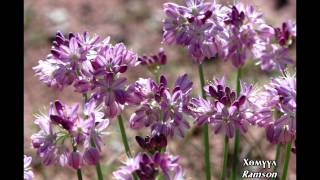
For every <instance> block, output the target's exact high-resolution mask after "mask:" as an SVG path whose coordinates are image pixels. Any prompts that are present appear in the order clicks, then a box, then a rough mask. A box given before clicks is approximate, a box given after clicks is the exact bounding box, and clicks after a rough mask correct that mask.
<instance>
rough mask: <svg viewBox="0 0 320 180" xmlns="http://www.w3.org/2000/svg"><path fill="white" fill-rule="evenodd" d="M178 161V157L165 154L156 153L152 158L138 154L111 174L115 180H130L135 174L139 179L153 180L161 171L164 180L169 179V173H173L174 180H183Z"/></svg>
mask: <svg viewBox="0 0 320 180" xmlns="http://www.w3.org/2000/svg"><path fill="white" fill-rule="evenodd" d="M178 160H179V157H178V156H172V155H170V154H169V153H167V152H165V153H159V152H156V153H155V154H154V155H152V156H149V155H147V154H145V153H139V154H137V155H136V156H135V157H134V158H133V159H129V160H128V161H127V162H125V166H122V167H120V168H119V170H117V171H115V172H113V176H114V177H115V178H116V179H117V180H132V179H133V177H132V174H133V173H136V174H137V175H138V177H139V178H140V179H143V180H155V178H156V175H157V174H158V173H159V171H162V173H163V174H164V176H165V179H166V180H170V179H171V178H170V172H173V174H174V175H173V177H174V178H173V179H174V180H182V179H184V178H183V176H182V168H181V166H180V165H179V164H178Z"/></svg>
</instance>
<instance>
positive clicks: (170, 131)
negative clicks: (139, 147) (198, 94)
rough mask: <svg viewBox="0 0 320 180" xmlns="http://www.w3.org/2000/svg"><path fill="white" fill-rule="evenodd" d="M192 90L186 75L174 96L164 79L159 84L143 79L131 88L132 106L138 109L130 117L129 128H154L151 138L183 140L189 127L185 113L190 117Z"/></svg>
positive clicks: (178, 83) (178, 81)
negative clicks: (156, 135)
mask: <svg viewBox="0 0 320 180" xmlns="http://www.w3.org/2000/svg"><path fill="white" fill-rule="evenodd" d="M191 89H192V82H191V81H190V80H189V79H188V76H187V75H186V74H184V75H182V76H179V77H178V79H177V80H176V82H175V85H174V88H173V90H172V91H171V92H170V90H169V88H168V87H167V80H166V78H165V77H164V76H161V77H160V83H159V84H157V83H156V82H155V81H153V80H152V79H150V78H149V79H142V78H140V79H139V80H138V81H136V82H135V83H133V84H132V85H130V86H129V88H128V92H131V93H130V97H129V102H131V103H133V104H136V105H139V108H138V110H136V111H135V113H133V114H132V115H131V117H130V120H129V121H130V127H131V128H133V129H140V128H142V127H149V126H151V129H152V134H157V133H159V134H163V135H165V136H173V135H174V134H177V135H179V136H181V137H183V136H184V130H185V129H187V128H189V127H190V126H189V123H188V121H186V119H185V118H184V117H183V113H188V109H187V104H188V102H189V99H190V96H189V94H190V91H191Z"/></svg>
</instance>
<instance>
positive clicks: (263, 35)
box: [163, 0, 296, 70]
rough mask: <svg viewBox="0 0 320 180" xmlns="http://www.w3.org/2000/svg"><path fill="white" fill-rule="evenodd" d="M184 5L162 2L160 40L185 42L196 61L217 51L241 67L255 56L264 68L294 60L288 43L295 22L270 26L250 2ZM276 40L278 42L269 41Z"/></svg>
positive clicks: (198, 1) (190, 2)
mask: <svg viewBox="0 0 320 180" xmlns="http://www.w3.org/2000/svg"><path fill="white" fill-rule="evenodd" d="M186 5H187V6H180V5H177V4H175V3H165V4H164V12H165V15H166V17H165V20H164V25H163V31H164V34H163V41H164V42H165V43H166V44H172V43H176V44H179V45H182V46H186V47H187V49H188V51H189V54H190V55H191V56H192V58H193V59H194V60H195V61H196V62H197V63H199V64H201V63H202V61H203V60H204V58H205V57H207V58H212V57H214V56H216V55H218V56H219V57H221V58H222V59H224V60H231V61H232V64H233V65H234V66H235V67H240V66H242V65H243V64H244V63H245V60H246V59H255V60H256V59H258V62H257V64H260V65H261V68H262V69H263V70H273V69H280V70H283V69H284V67H285V65H286V64H292V63H293V60H292V59H291V58H290V57H289V55H288V48H287V47H285V46H288V45H290V44H291V42H292V38H293V37H295V31H296V30H295V24H294V23H293V22H291V21H289V22H284V23H283V25H282V28H273V27H271V26H270V25H267V23H266V22H265V21H264V19H263V18H262V13H260V12H258V11H256V10H255V9H254V7H253V6H252V5H244V4H243V3H240V2H238V3H236V4H234V5H232V6H231V7H230V6H223V5H220V4H218V3H216V2H215V1H213V2H204V1H203V0H186ZM272 42H277V43H272Z"/></svg>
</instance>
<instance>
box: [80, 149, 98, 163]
mask: <svg viewBox="0 0 320 180" xmlns="http://www.w3.org/2000/svg"><path fill="white" fill-rule="evenodd" d="M99 156H100V155H99V151H98V149H97V148H94V147H89V148H87V149H86V150H85V152H84V153H83V160H84V161H85V162H86V163H87V164H90V165H96V164H97V162H98V161H99V159H100V157H99Z"/></svg>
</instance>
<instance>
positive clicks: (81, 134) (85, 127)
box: [31, 101, 109, 169]
mask: <svg viewBox="0 0 320 180" xmlns="http://www.w3.org/2000/svg"><path fill="white" fill-rule="evenodd" d="M84 108H85V109H84V111H83V112H84V116H85V117H83V118H82V117H81V116H80V114H79V112H78V110H79V104H75V105H72V106H68V105H66V104H62V103H61V102H60V101H55V102H54V103H50V107H49V112H48V115H47V114H44V113H40V114H37V115H36V119H35V124H37V125H38V126H39V128H40V131H39V132H38V133H35V134H33V135H32V136H31V140H32V146H33V148H35V149H36V150H37V154H38V155H39V156H40V157H41V158H42V163H43V164H44V165H51V164H60V165H61V166H65V165H66V164H68V165H69V166H70V167H73V168H74V169H79V168H80V167H81V166H82V165H83V164H88V165H95V164H96V163H97V161H98V160H99V158H100V152H101V144H103V141H102V136H103V135H104V134H106V132H105V129H106V128H107V127H108V125H109V120H108V119H103V117H104V114H103V113H101V112H100V110H101V109H102V108H101V106H96V105H95V102H93V101H91V102H88V103H87V104H85V107H84ZM67 141H68V142H67ZM70 145H72V147H69V146H70ZM75 147H76V148H75ZM81 147H83V148H82V149H83V153H82V152H80V148H81Z"/></svg>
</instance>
